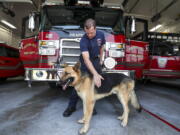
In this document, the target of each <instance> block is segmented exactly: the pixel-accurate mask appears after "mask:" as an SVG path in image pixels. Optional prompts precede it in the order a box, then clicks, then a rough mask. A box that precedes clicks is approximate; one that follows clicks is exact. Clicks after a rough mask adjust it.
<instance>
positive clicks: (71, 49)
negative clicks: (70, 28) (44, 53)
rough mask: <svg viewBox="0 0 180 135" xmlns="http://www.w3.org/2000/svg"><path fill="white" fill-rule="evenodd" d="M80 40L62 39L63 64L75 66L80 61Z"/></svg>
mask: <svg viewBox="0 0 180 135" xmlns="http://www.w3.org/2000/svg"><path fill="white" fill-rule="evenodd" d="M79 41H80V40H79V39H62V40H61V42H60V46H61V53H60V55H61V58H62V61H61V64H64V63H67V64H70V65H74V64H75V63H76V62H77V61H79V56H80V46H79Z"/></svg>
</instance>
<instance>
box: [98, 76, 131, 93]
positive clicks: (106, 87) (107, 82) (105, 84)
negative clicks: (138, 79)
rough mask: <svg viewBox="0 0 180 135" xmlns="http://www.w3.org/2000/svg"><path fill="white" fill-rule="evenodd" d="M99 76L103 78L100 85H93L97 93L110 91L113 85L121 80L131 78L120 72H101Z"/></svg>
mask: <svg viewBox="0 0 180 135" xmlns="http://www.w3.org/2000/svg"><path fill="white" fill-rule="evenodd" d="M101 76H102V77H103V78H104V80H101V87H99V88H98V87H96V86H95V89H96V92H97V93H98V94H102V93H108V92H110V91H111V90H112V88H113V87H115V86H117V85H119V84H120V83H121V82H122V81H123V80H126V79H128V80H132V79H131V78H130V77H128V76H126V75H124V74H122V73H103V74H101Z"/></svg>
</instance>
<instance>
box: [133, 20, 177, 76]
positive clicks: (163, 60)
mask: <svg viewBox="0 0 180 135" xmlns="http://www.w3.org/2000/svg"><path fill="white" fill-rule="evenodd" d="M136 22H140V23H141V24H144V31H143V32H142V33H139V34H138V35H136V36H134V37H133V38H134V39H135V40H140V41H146V42H148V43H149V47H148V48H149V52H148V53H149V58H148V59H147V63H148V65H147V66H146V67H145V68H144V69H143V78H146V79H151V78H154V77H156V78H157V77H158V78H174V79H175V78H180V34H178V33H158V32H148V22H147V20H144V19H139V18H136Z"/></svg>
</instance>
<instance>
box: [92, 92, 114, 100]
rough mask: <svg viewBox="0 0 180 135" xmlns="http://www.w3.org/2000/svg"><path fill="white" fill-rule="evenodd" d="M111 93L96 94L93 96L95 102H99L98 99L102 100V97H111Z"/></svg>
mask: <svg viewBox="0 0 180 135" xmlns="http://www.w3.org/2000/svg"><path fill="white" fill-rule="evenodd" d="M111 94H112V93H110V92H109V93H104V94H96V95H95V99H96V100H99V99H102V98H104V97H107V96H109V95H111Z"/></svg>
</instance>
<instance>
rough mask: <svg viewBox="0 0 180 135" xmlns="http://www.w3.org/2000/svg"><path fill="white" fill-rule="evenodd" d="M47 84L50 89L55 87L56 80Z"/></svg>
mask: <svg viewBox="0 0 180 135" xmlns="http://www.w3.org/2000/svg"><path fill="white" fill-rule="evenodd" d="M48 84H49V87H50V88H52V89H55V88H57V85H56V82H48Z"/></svg>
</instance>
